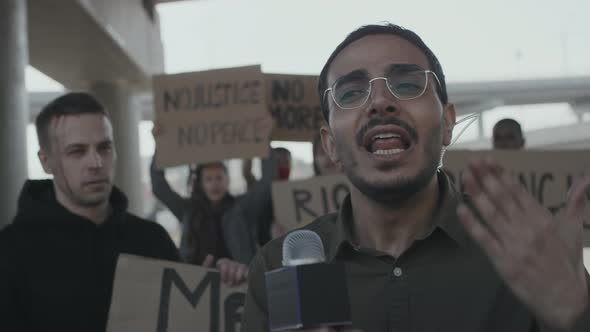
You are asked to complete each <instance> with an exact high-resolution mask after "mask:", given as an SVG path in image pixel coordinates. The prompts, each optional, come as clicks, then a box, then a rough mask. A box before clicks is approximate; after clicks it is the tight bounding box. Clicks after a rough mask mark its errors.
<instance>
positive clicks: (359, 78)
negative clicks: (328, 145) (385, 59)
mask: <svg viewBox="0 0 590 332" xmlns="http://www.w3.org/2000/svg"><path fill="white" fill-rule="evenodd" d="M429 73H431V74H432V75H433V76H434V78H435V79H436V81H437V83H438V85H439V86H440V80H439V79H438V77H437V76H436V74H435V73H434V72H433V71H431V70H423V69H421V68H420V67H417V66H415V65H410V66H407V65H394V66H393V69H392V70H390V71H389V72H388V74H387V75H386V76H385V77H375V78H373V79H369V78H368V77H367V75H366V74H365V72H364V71H355V72H352V73H350V74H348V75H345V76H343V77H341V78H339V79H337V80H336V81H335V82H334V84H332V87H331V88H328V89H326V91H324V95H323V97H322V98H323V100H325V98H326V94H327V93H328V92H331V95H332V100H334V103H336V105H338V107H340V108H342V109H353V108H357V107H361V106H363V105H364V104H365V103H366V102H367V100H369V97H370V96H371V88H372V86H373V84H372V83H373V82H374V81H376V80H384V81H385V83H386V85H387V89H388V90H389V92H391V94H392V95H394V96H395V97H396V98H397V99H399V100H410V99H415V98H418V97H420V96H422V95H423V94H424V92H425V91H426V88H427V87H428V74H429Z"/></svg>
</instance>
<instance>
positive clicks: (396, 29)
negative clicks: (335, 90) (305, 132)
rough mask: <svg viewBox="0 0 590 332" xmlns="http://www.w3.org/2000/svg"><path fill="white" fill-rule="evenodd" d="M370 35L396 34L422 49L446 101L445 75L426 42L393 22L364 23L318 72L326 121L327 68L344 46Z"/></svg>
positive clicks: (327, 115)
mask: <svg viewBox="0 0 590 332" xmlns="http://www.w3.org/2000/svg"><path fill="white" fill-rule="evenodd" d="M371 35H394V36H398V37H400V38H403V39H405V40H407V41H408V42H410V43H412V44H413V45H414V46H416V47H417V48H418V49H420V51H422V53H424V55H425V56H426V59H427V60H428V64H429V65H430V70H432V71H433V72H434V73H435V74H436V76H437V77H438V79H439V81H440V86H438V85H437V89H436V92H437V93H438V96H439V98H440V100H441V102H442V103H443V104H446V103H448V101H449V98H448V95H447V86H446V83H445V75H444V73H443V70H442V66H441V65H440V62H439V61H438V59H437V58H436V55H434V53H433V52H432V51H431V50H430V48H428V46H426V44H424V42H423V41H422V39H421V38H420V37H419V36H418V35H417V34H416V33H414V32H413V31H411V30H408V29H405V28H403V27H401V26H399V25H395V24H391V23H387V24H384V25H376V24H374V25H365V26H362V27H360V28H358V29H357V30H355V31H353V32H352V33H350V34H349V35H348V36H347V37H346V38H345V39H344V40H343V41H342V42H341V43H340V44H339V45H338V46H337V47H336V49H335V50H334V52H332V54H331V55H330V57H329V58H328V61H326V64H325V65H324V68H323V69H322V72H321V73H320V78H319V82H318V93H319V95H320V104H321V107H322V113H323V115H324V119H325V120H326V122H329V118H330V116H329V115H330V110H329V109H328V103H327V102H326V100H324V91H326V89H327V88H328V82H327V79H328V70H329V69H330V65H331V64H332V62H333V61H334V59H335V58H336V56H337V55H338V54H339V53H340V52H341V51H342V50H343V49H344V48H345V47H346V46H348V45H350V44H351V43H353V42H354V41H356V40H359V39H361V38H363V37H366V36H371Z"/></svg>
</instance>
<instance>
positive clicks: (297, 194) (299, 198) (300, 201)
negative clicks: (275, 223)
mask: <svg viewBox="0 0 590 332" xmlns="http://www.w3.org/2000/svg"><path fill="white" fill-rule="evenodd" d="M311 198H312V195H311V193H310V192H309V191H307V190H302V189H294V190H293V200H294V202H295V221H296V222H297V223H300V222H301V221H302V216H301V210H303V211H305V212H306V213H307V214H309V215H310V216H312V217H314V218H317V217H318V213H317V212H315V211H313V210H312V209H310V208H309V207H307V203H309V202H310V201H311Z"/></svg>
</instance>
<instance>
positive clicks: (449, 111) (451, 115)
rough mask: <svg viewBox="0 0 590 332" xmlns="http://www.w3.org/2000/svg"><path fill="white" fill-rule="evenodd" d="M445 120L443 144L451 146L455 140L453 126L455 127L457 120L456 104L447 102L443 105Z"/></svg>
mask: <svg viewBox="0 0 590 332" xmlns="http://www.w3.org/2000/svg"><path fill="white" fill-rule="evenodd" d="M443 121H444V123H443V133H442V134H443V145H444V146H449V145H450V144H451V142H452V141H453V128H455V122H456V121H457V114H456V112H455V105H454V104H452V103H447V104H446V105H444V106H443Z"/></svg>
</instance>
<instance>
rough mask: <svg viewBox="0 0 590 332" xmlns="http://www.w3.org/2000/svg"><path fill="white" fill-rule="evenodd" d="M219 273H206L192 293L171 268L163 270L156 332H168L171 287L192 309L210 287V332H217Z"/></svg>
mask: <svg viewBox="0 0 590 332" xmlns="http://www.w3.org/2000/svg"><path fill="white" fill-rule="evenodd" d="M219 284H220V276H219V273H215V272H208V273H207V274H206V275H205V278H203V280H201V282H200V283H199V284H198V285H197V288H195V290H194V291H192V292H191V291H190V290H189V288H188V286H187V285H186V283H185V282H184V280H182V278H181V277H180V275H179V274H178V272H176V270H175V269H173V268H165V269H164V272H163V274H162V288H161V292H160V308H159V310H158V326H157V328H156V331H157V332H166V331H168V318H169V310H170V294H171V292H172V286H175V287H176V288H177V289H178V290H179V291H180V293H181V294H182V296H183V297H184V298H185V299H186V300H188V302H189V303H190V305H191V306H192V307H193V308H196V307H197V305H198V304H199V301H200V299H201V297H202V296H203V294H204V293H205V290H206V289H207V287H208V286H210V292H211V293H210V294H211V295H210V303H209V304H210V311H209V322H210V329H209V331H210V332H219V294H220V289H219Z"/></svg>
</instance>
